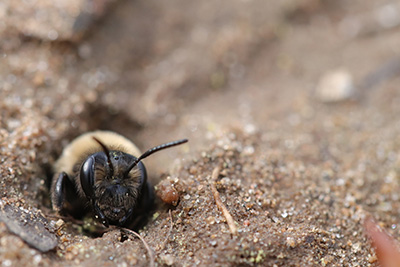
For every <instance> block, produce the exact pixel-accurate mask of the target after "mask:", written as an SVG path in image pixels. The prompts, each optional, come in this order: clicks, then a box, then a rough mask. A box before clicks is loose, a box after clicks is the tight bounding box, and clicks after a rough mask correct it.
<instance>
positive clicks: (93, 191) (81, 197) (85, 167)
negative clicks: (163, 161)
mask: <svg viewBox="0 0 400 267" xmlns="http://www.w3.org/2000/svg"><path fill="white" fill-rule="evenodd" d="M113 135H117V134H115V133H110V132H93V133H92V134H86V135H84V136H81V137H78V139H79V138H81V139H82V138H86V140H84V141H86V143H87V142H90V143H91V145H92V146H93V144H97V148H100V150H99V149H96V150H97V151H95V152H94V153H92V152H91V153H88V154H87V156H84V157H82V158H83V159H82V160H78V162H77V164H75V167H74V168H72V167H71V169H72V170H73V172H72V173H66V172H64V171H62V170H61V172H60V173H59V175H58V177H55V178H56V179H54V181H53V184H52V202H53V208H54V209H55V210H57V211H58V212H60V213H70V214H72V215H74V214H75V215H76V214H78V216H79V214H80V213H85V212H86V211H87V210H88V207H91V208H89V210H92V212H93V213H94V215H95V217H96V218H98V219H99V220H100V221H101V222H102V223H103V224H104V225H105V226H108V225H109V224H114V225H119V226H125V227H129V228H133V227H135V225H136V224H137V221H138V218H140V217H141V216H142V215H143V214H144V213H146V211H149V209H150V208H151V206H152V205H153V200H154V194H153V188H152V187H151V186H150V185H149V184H148V182H147V174H146V168H145V166H144V164H143V163H142V162H141V160H142V159H144V158H146V157H148V156H150V155H151V154H153V153H155V152H157V151H160V150H162V149H165V148H169V147H172V146H176V145H180V144H182V143H185V142H187V139H183V140H179V141H174V142H169V143H166V144H163V145H159V146H156V147H154V148H151V149H149V150H147V151H146V152H145V153H143V154H142V155H141V156H139V157H136V156H134V155H132V154H130V153H127V152H126V151H127V150H125V151H122V150H124V149H122V148H119V149H118V148H116V146H115V145H113V144H112V143H110V142H109V140H108V139H107V138H106V137H107V136H113ZM117 137H119V138H120V139H121V138H123V137H121V136H119V135H118V136H117ZM103 138H104V140H105V141H103V140H102V139H103ZM78 139H77V140H76V141H74V142H73V144H74V143H75V144H80V143H83V141H82V140H78ZM114 139H115V138H113V140H114ZM121 140H123V139H121ZM128 142H129V141H128ZM110 144H111V146H110ZM126 145H127V146H128V147H129V146H131V147H134V145H133V144H132V143H127V144H126ZM73 149H77V148H76V147H74V146H73V145H71V147H67V148H66V149H65V151H64V152H63V156H64V154H68V153H69V154H73V153H70V151H73ZM131 150H132V149H131ZM63 156H62V157H61V158H60V160H59V161H62V160H65V159H63ZM79 162H81V163H80V164H79ZM60 166H62V164H60ZM67 167H68V166H67ZM59 171H60V170H59ZM71 178H72V179H71ZM87 204H89V205H87Z"/></svg>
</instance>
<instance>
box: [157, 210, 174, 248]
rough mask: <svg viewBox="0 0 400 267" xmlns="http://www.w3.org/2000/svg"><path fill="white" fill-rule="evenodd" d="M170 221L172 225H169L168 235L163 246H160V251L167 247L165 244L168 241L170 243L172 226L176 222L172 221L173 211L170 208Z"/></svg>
mask: <svg viewBox="0 0 400 267" xmlns="http://www.w3.org/2000/svg"><path fill="white" fill-rule="evenodd" d="M169 221H170V223H171V225H170V226H169V232H168V235H167V236H166V237H165V240H164V242H163V244H162V246H161V247H160V248H159V250H158V251H161V250H163V249H164V248H165V246H166V245H167V243H168V239H169V236H170V235H171V233H172V228H173V227H174V222H173V221H172V212H171V210H169Z"/></svg>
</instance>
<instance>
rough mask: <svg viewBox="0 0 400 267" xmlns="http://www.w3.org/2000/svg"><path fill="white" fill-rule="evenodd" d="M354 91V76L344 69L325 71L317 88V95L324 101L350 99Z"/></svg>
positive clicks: (331, 101)
mask: <svg viewBox="0 0 400 267" xmlns="http://www.w3.org/2000/svg"><path fill="white" fill-rule="evenodd" d="M354 93H355V87H354V84H353V77H352V75H351V74H350V73H349V72H348V71H346V70H343V69H338V70H333V71H330V72H327V73H325V74H324V75H323V76H322V77H321V79H320V81H319V83H318V85H317V88H316V95H317V97H318V98H319V99H320V100H321V101H322V102H324V103H334V102H340V101H345V100H349V99H350V98H351V97H352V96H354Z"/></svg>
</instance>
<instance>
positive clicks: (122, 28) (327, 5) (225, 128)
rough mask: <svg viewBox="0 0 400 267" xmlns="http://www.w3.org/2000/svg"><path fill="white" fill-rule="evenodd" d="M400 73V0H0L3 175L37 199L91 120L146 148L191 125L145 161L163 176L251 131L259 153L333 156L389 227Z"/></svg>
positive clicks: (340, 174)
mask: <svg viewBox="0 0 400 267" xmlns="http://www.w3.org/2000/svg"><path fill="white" fill-rule="evenodd" d="M399 77H400V3H399V2H398V1H391V0H353V1H345V0H297V1H294V0H283V1H266V0H229V1H228V0H216V1H212V2H210V1H207V2H204V1H185V0H170V1H157V0H146V1H141V0H138V1H132V0H130V1H128V0H120V1H117V0H69V1H62V0H58V1H54V0H23V1H22V0H2V1H1V2H0V101H1V103H0V107H1V109H0V112H1V113H0V115H1V117H0V128H1V129H0V141H1V144H2V147H1V153H2V163H3V165H2V168H1V171H2V172H1V174H2V177H3V178H4V179H3V181H2V183H3V186H5V187H6V188H18V189H10V190H11V191H8V192H3V196H7V197H10V196H12V195H13V194H15V195H17V196H19V195H20V189H22V190H25V189H27V188H30V189H32V190H31V191H29V192H25V193H24V194H25V195H28V196H29V197H30V198H31V199H36V198H39V196H40V192H41V191H40V190H41V189H40V188H42V187H43V183H44V182H42V183H38V182H37V181H43V180H44V179H43V176H45V175H46V172H47V171H48V170H49V168H50V167H44V168H43V166H51V165H52V163H53V162H54V160H55V159H56V157H57V155H59V153H60V152H61V150H62V147H64V146H65V145H66V144H67V143H68V142H69V141H70V140H71V139H72V138H74V137H76V136H77V135H79V134H81V133H83V132H86V131H89V130H94V129H109V130H113V131H116V132H119V133H121V134H123V135H126V136H127V137H129V138H130V139H132V140H133V141H134V142H135V143H136V144H137V145H138V146H139V147H140V148H141V149H142V150H144V149H146V148H149V147H152V146H154V145H157V144H160V143H164V142H166V141H170V140H175V139H180V138H189V139H190V145H189V146H183V147H180V148H177V149H170V150H167V151H165V152H163V153H160V154H157V156H154V157H153V158H151V159H149V160H146V166H148V169H151V170H152V172H153V176H154V177H152V179H153V180H155V181H156V180H157V179H158V178H157V175H158V174H159V173H161V172H165V171H167V170H169V169H170V168H171V166H177V165H178V166H179V165H182V164H186V163H187V162H190V160H191V159H192V158H195V157H196V155H198V154H199V153H200V151H201V150H202V149H204V148H206V147H209V146H210V144H215V143H217V144H218V142H219V144H223V143H224V138H225V137H226V136H229V134H230V133H237V132H240V134H241V135H244V136H257V141H256V142H255V143H254V146H251V147H247V149H248V150H247V153H248V154H247V155H251V156H254V158H256V157H259V156H262V155H264V154H265V153H267V151H268V153H277V154H276V155H278V156H279V157H280V156H282V155H283V154H284V155H285V157H287V158H286V159H287V160H288V161H290V160H293V162H295V163H296V162H298V161H300V162H302V164H305V165H307V164H311V165H312V166H315V167H316V168H321V169H322V170H326V168H328V167H329V168H332V170H330V171H332V172H333V173H334V175H333V176H334V178H335V179H337V180H335V182H334V183H336V182H337V183H338V184H337V185H338V186H343V185H346V186H347V185H349V184H351V185H354V187H355V189H357V190H358V189H360V190H361V192H363V193H362V194H361V193H360V194H361V195H357V194H352V197H353V198H351V199H352V200H354V201H356V202H357V201H359V202H357V203H360V202H362V203H364V204H365V203H367V202H368V201H369V200H370V201H372V203H374V204H371V203H370V202H368V204H365V205H367V206H368V205H370V204H371V205H375V204H376V206H374V207H375V208H376V210H375V211H376V212H378V213H379V212H381V213H379V214H381V216H384V214H386V213H385V212H387V211H393V214H390V215H388V216H389V219H387V220H386V222H387V224H388V225H390V224H391V223H390V222H394V221H395V220H396V218H398V215H397V214H398V212H399V207H398V204H397V201H398V199H399V196H398V194H397V192H398V190H397V189H398V187H399V184H398V183H399V172H400V171H399V166H400V156H399V152H398V151H399V149H400V137H399V136H400V120H399V114H400V90H399V81H400V79H399ZM254 151H256V154H253V153H254ZM187 154H189V155H190V156H182V155H187ZM282 157H283V156H282ZM21 166H23V167H21ZM18 170H20V172H22V173H23V174H24V175H25V177H26V180H23V181H22V182H21V180H18V179H17V178H18V177H19V176H18V173H19V172H18ZM46 170H47V171H46ZM321 172H322V171H321ZM329 173H330V172H328V174H329ZM323 176H324V175H323ZM328 176H329V175H328ZM324 177H325V176H324ZM38 178H39V180H38ZM377 184H378V186H377ZM10 185H12V186H10ZM376 188H380V191H379V190H377V191H376V190H375V189H376ZM43 190H44V191H45V189H43ZM321 190H322V189H321ZM378 191H379V192H378ZM371 192H372V193H377V194H378V193H381V195H379V194H378V195H376V196H375V195H370V194H371ZM382 194H383V195H385V197H381V196H382ZM344 195H345V194H344ZM373 196H375V197H376V198H374V197H373ZM368 199H369V200H368ZM371 199H380V201H382V203H383V204H382V203H381V204H382V205H378V204H377V203H375V202H373V201H375V200H371ZM367 200H368V201H367ZM365 201H367V202H365ZM373 209H374V208H373ZM394 234H396V235H398V233H397V230H396V232H395V233H394Z"/></svg>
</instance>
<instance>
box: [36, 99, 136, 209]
mask: <svg viewBox="0 0 400 267" xmlns="http://www.w3.org/2000/svg"><path fill="white" fill-rule="evenodd" d="M78 123H81V124H82V125H84V126H82V127H78V128H74V127H71V128H70V129H69V130H67V131H66V132H64V133H63V134H62V135H61V136H60V138H59V139H58V140H59V142H57V140H55V145H54V149H53V151H51V153H50V155H49V157H52V158H54V159H55V160H54V162H55V161H56V160H57V159H58V158H59V156H60V155H61V153H62V150H63V147H61V140H70V141H72V140H73V139H74V138H76V137H78V136H79V135H81V134H83V133H85V132H89V131H95V130H108V131H115V132H117V133H119V134H121V135H123V136H126V137H128V138H129V136H132V135H134V133H137V132H138V131H140V129H141V128H142V126H141V125H140V124H139V123H138V122H136V121H134V120H132V118H131V117H130V116H129V115H128V114H127V113H126V112H124V111H116V110H115V109H113V108H111V107H108V106H106V105H104V104H87V105H86V107H85V109H84V111H83V113H82V114H80V117H79V121H78ZM42 169H43V172H44V173H45V174H46V178H47V179H46V182H45V183H46V188H47V189H48V194H47V195H48V197H47V198H44V199H43V203H42V204H43V205H44V206H46V207H49V205H50V206H51V204H50V200H49V198H50V194H51V192H50V188H51V183H52V179H53V175H54V171H53V166H52V165H51V164H45V165H43V166H42Z"/></svg>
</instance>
